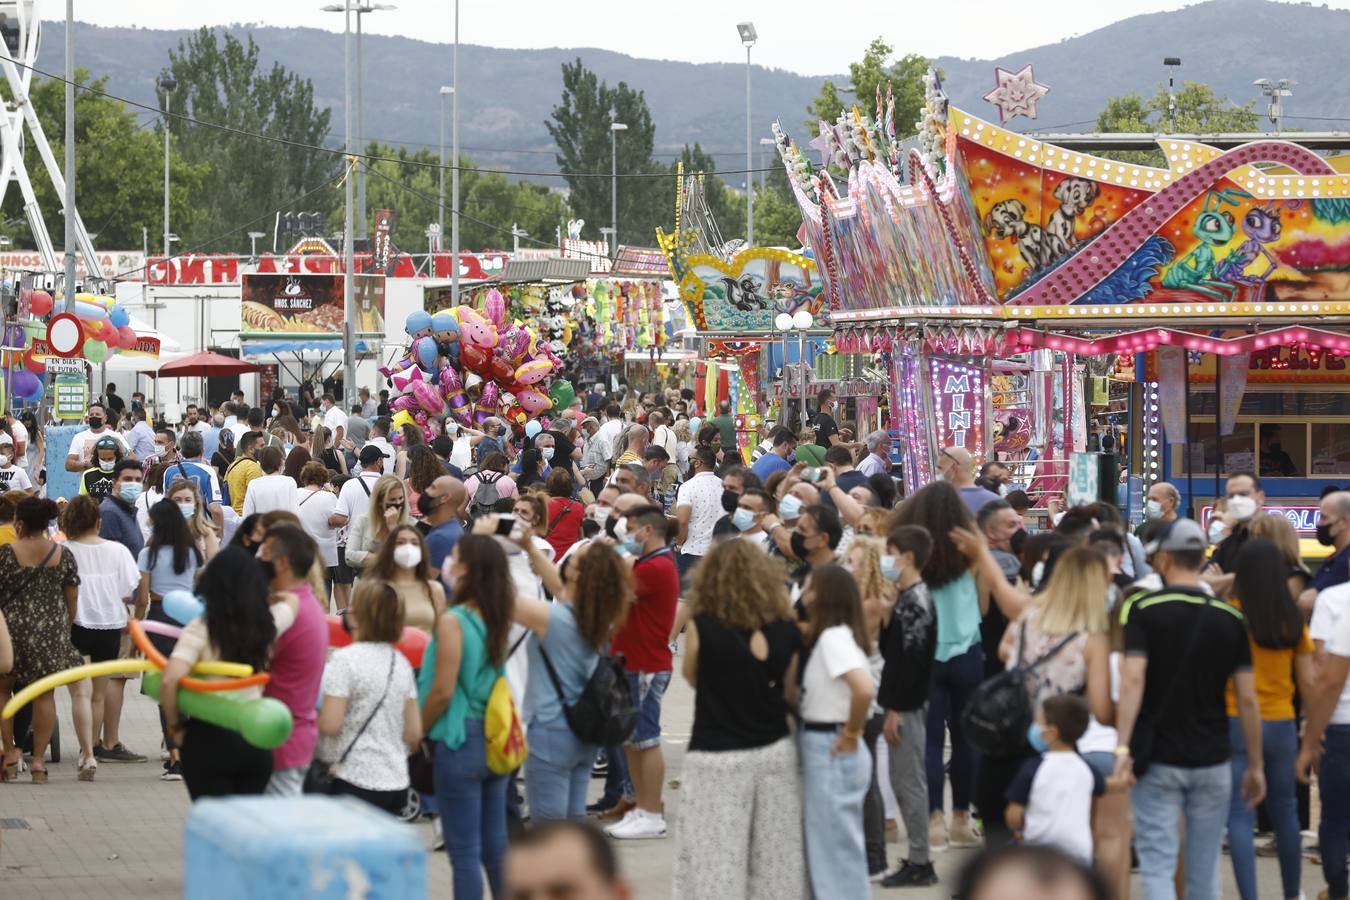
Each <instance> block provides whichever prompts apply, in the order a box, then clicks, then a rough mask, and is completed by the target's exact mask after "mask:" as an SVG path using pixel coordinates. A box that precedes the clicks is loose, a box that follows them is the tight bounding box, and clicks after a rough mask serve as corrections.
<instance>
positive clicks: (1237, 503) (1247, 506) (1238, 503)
mask: <svg viewBox="0 0 1350 900" xmlns="http://www.w3.org/2000/svg"><path fill="white" fill-rule="evenodd" d="M1228 514H1229V515H1230V516H1232V517H1233V518H1234V519H1237V520H1238V521H1239V522H1245V521H1247V520H1248V519H1250V518H1251V517H1252V516H1254V515H1256V501H1255V500H1253V499H1252V498H1251V497H1229V498H1228Z"/></svg>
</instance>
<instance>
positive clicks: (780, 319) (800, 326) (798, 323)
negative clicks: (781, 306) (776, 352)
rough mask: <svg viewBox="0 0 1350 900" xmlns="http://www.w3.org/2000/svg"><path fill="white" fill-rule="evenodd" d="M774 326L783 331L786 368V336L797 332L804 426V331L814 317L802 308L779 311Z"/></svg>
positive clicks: (808, 328) (785, 366) (804, 424)
mask: <svg viewBox="0 0 1350 900" xmlns="http://www.w3.org/2000/svg"><path fill="white" fill-rule="evenodd" d="M773 324H774V327H775V328H777V329H778V330H779V331H781V332H783V348H784V350H783V368H785V369H786V368H787V336H788V333H789V332H796V334H797V367H798V373H799V375H800V380H801V385H802V396H801V403H802V410H801V417H802V422H801V427H802V428H805V427H806V418H807V417H806V332H808V331H810V330H811V327H812V326H813V325H815V319H814V318H813V317H812V315H811V314H810V313H809V312H807V311H806V310H804V309H799V310H797V311H796V312H795V313H788V312H780V313H779V314H778V315H776V316H774V319H773Z"/></svg>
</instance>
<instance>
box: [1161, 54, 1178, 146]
mask: <svg viewBox="0 0 1350 900" xmlns="http://www.w3.org/2000/svg"><path fill="white" fill-rule="evenodd" d="M1163 65H1164V66H1167V121H1168V122H1169V123H1170V124H1169V125H1168V131H1169V132H1170V133H1171V134H1176V131H1177V95H1176V91H1175V90H1173V85H1174V84H1175V82H1176V74H1177V69H1178V68H1180V67H1181V57H1180V56H1164V57H1163Z"/></svg>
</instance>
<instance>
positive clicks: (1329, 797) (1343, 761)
mask: <svg viewBox="0 0 1350 900" xmlns="http://www.w3.org/2000/svg"><path fill="white" fill-rule="evenodd" d="M1323 746H1324V747H1325V749H1324V750H1323V752H1322V765H1321V767H1320V768H1319V769H1318V775H1317V783H1318V785H1320V787H1321V789H1322V824H1321V826H1320V827H1319V828H1318V830H1317V839H1318V842H1319V844H1320V845H1321V850H1322V877H1323V878H1325V879H1326V881H1327V894H1328V895H1329V896H1331V897H1337V898H1339V897H1344V896H1346V895H1347V893H1350V887H1347V884H1346V873H1345V854H1346V851H1347V849H1350V846H1348V845H1347V841H1346V837H1347V834H1348V833H1350V725H1332V726H1329V727H1328V728H1327V736H1326V740H1325V742H1324V744H1323Z"/></svg>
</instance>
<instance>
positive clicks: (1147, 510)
mask: <svg viewBox="0 0 1350 900" xmlns="http://www.w3.org/2000/svg"><path fill="white" fill-rule="evenodd" d="M1144 515H1145V516H1147V517H1148V518H1150V519H1159V518H1162V504H1161V503H1159V502H1158V501H1157V500H1149V501H1147V502H1146V503H1145V504H1144Z"/></svg>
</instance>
